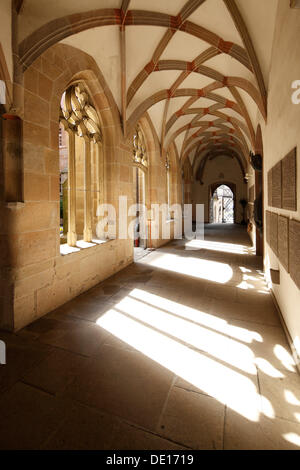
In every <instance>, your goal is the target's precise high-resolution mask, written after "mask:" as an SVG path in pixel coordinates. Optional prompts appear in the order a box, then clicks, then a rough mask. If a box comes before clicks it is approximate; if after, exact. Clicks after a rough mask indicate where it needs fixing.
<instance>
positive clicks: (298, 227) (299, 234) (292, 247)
mask: <svg viewBox="0 0 300 470" xmlns="http://www.w3.org/2000/svg"><path fill="white" fill-rule="evenodd" d="M289 253H290V275H291V278H292V279H293V281H294V282H295V283H296V285H297V287H298V288H299V289H300V222H298V221H297V220H290V230H289Z"/></svg>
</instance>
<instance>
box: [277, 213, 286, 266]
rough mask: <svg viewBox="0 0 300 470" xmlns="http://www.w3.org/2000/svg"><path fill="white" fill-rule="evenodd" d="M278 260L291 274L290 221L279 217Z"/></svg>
mask: <svg viewBox="0 0 300 470" xmlns="http://www.w3.org/2000/svg"><path fill="white" fill-rule="evenodd" d="M278 258H279V261H280V262H281V264H282V266H283V267H284V268H285V269H286V270H287V272H289V219H288V218H287V217H282V216H279V217H278Z"/></svg>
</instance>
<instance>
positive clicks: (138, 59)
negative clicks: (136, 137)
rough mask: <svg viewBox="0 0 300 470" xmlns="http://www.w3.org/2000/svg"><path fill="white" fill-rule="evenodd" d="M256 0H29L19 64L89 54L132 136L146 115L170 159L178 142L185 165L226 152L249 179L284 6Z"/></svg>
mask: <svg viewBox="0 0 300 470" xmlns="http://www.w3.org/2000/svg"><path fill="white" fill-rule="evenodd" d="M251 1H252V3H255V8H253V4H252V7H251V8H250V7H249V2H246V1H245V0H165V1H164V2H161V1H159V0H153V1H151V2H149V1H148V0H123V1H122V0H97V1H96V0H86V1H85V2H84V5H83V2H81V1H79V0H72V1H71V0H65V1H64V2H60V1H57V0H54V1H52V2H47V4H45V3H44V2H39V0H24V1H23V2H22V7H21V9H20V11H19V37H20V44H19V56H20V61H21V63H22V66H23V68H24V69H26V68H27V67H28V66H29V65H30V64H31V63H32V62H33V61H34V60H36V59H37V58H38V57H39V56H40V55H41V53H42V52H44V51H45V50H46V49H48V48H49V47H50V46H52V45H53V44H55V43H57V42H64V43H67V44H69V45H73V46H75V47H79V48H82V49H83V50H84V51H85V52H88V53H90V55H92V56H93V57H94V59H95V60H96V61H97V62H98V65H99V66H100V69H101V70H102V72H103V74H104V76H105V78H106V81H107V83H108V86H109V87H110V89H111V92H112V94H113V96H114V98H115V101H116V103H117V105H118V107H119V110H120V116H121V120H122V126H123V131H124V135H125V136H129V135H131V134H132V133H133V131H134V129H135V126H136V124H137V122H138V121H139V120H140V119H141V117H142V116H143V115H145V113H148V114H149V116H150V118H151V120H152V122H153V124H154V127H155V129H156V132H157V135H158V138H159V140H160V142H161V148H162V153H163V154H164V153H165V152H166V151H167V150H168V148H169V146H170V145H172V144H175V145H176V148H177V151H178V154H179V156H180V159H181V161H182V162H183V161H184V160H185V159H186V158H188V157H190V159H191V156H192V155H193V160H194V165H195V161H196V160H199V161H201V164H200V168H202V166H203V165H204V167H205V164H206V163H205V162H207V161H208V159H209V158H211V157H212V152H214V151H217V152H219V147H220V146H222V149H223V151H224V150H225V151H226V152H227V153H228V154H229V155H231V156H232V155H233V156H234V158H237V157H238V161H239V162H240V165H241V169H242V170H243V172H245V168H246V165H247V160H248V155H249V151H250V150H251V149H253V148H254V146H255V133H254V128H255V127H256V122H254V121H255V120H256V118H257V116H260V117H261V118H263V119H265V120H266V119H267V93H266V85H267V82H268V64H269V61H270V55H271V42H272V32H273V29H272V26H270V24H271V23H272V22H274V19H275V12H276V6H277V1H278V0H270V1H268V2H261V1H258V0H251ZM272 2H273V3H272ZM41 3H43V8H42V7H41ZM270 6H272V11H271V12H270ZM33 12H35V15H33ZM264 22H268V25H269V27H268V31H267V33H266V31H263V23H264ZM263 32H264V35H263ZM263 39H264V42H263ZM195 149H196V152H195ZM195 155H196V156H195ZM199 171H200V170H199Z"/></svg>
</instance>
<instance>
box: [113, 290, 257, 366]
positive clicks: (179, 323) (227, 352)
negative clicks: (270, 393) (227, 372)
mask: <svg viewBox="0 0 300 470" xmlns="http://www.w3.org/2000/svg"><path fill="white" fill-rule="evenodd" d="M114 308H115V309H116V310H118V311H121V313H125V314H126V315H128V316H131V317H133V319H136V320H138V321H140V322H143V323H146V324H147V326H150V327H153V328H155V329H157V330H159V331H160V332H163V333H166V334H167V335H171V336H172V337H174V338H175V339H176V340H177V339H178V340H180V341H182V342H184V343H187V344H188V345H189V346H192V347H193V348H197V349H198V350H199V351H202V352H204V353H207V354H209V355H210V356H213V357H214V358H217V359H218V360H220V361H222V362H224V363H225V362H226V363H227V364H230V365H231V366H234V367H235V368H237V369H239V370H241V371H243V372H246V373H248V374H251V375H256V367H255V365H254V360H255V357H254V354H253V352H252V351H251V349H250V348H249V347H247V346H245V345H244V344H241V343H239V342H237V341H235V340H233V339H232V338H228V337H226V336H224V335H222V334H220V333H216V332H214V331H210V330H208V329H207V328H205V327H201V326H198V325H195V324H194V323H191V322H189V321H186V320H184V319H182V318H178V317H175V316H174V315H172V314H168V313H166V312H163V311H162V310H161V309H159V308H157V307H154V306H152V305H149V304H148V305H147V304H146V303H144V302H143V301H140V300H136V299H134V298H130V297H127V298H125V299H123V300H122V301H121V302H120V303H119V304H118V305H116V306H115V307H114Z"/></svg>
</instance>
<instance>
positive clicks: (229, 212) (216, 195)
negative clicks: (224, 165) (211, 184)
mask: <svg viewBox="0 0 300 470" xmlns="http://www.w3.org/2000/svg"><path fill="white" fill-rule="evenodd" d="M212 189H214V191H213V192H211V200H210V223H212V224H233V223H234V220H235V216H234V211H235V196H234V193H233V191H232V189H231V188H230V187H229V186H227V185H225V184H220V185H219V186H218V187H217V188H212Z"/></svg>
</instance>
